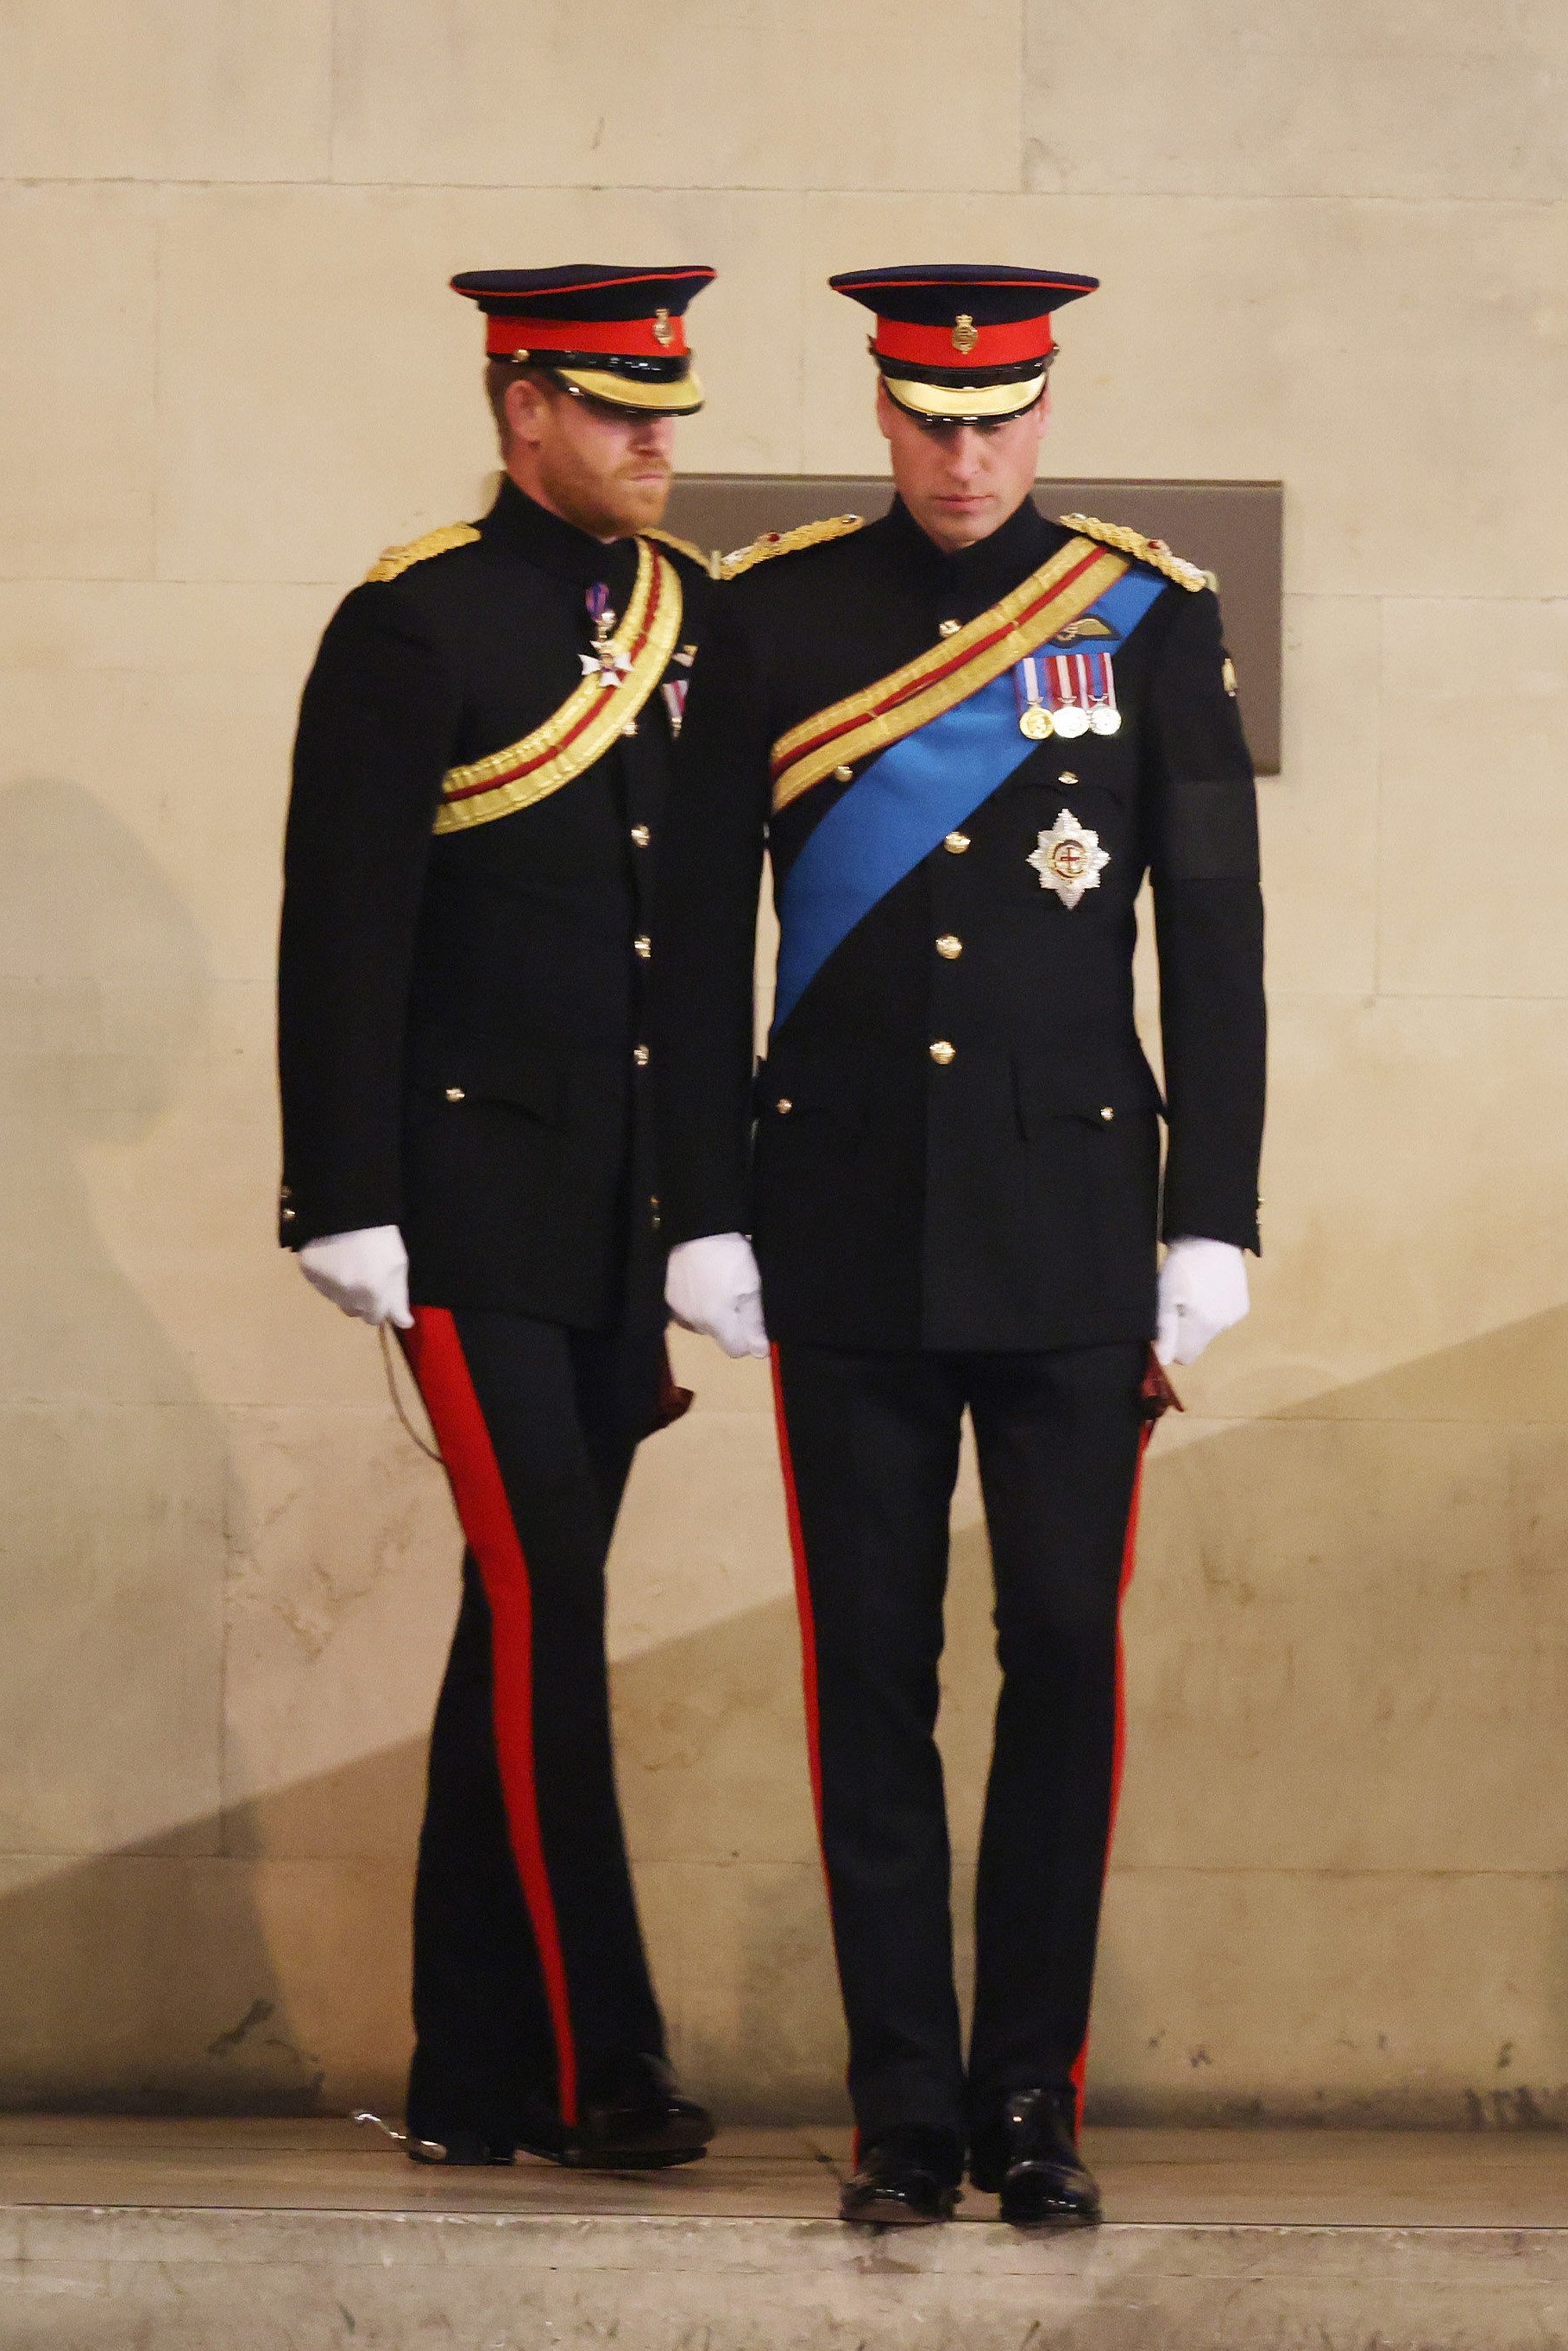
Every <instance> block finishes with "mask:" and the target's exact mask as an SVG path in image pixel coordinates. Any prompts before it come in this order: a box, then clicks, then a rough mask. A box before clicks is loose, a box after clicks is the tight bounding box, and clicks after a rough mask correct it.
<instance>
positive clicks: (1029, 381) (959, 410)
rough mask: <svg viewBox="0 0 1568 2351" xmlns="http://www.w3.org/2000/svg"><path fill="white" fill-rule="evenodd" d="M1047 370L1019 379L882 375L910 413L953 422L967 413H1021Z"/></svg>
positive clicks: (1030, 403) (1036, 394)
mask: <svg viewBox="0 0 1568 2351" xmlns="http://www.w3.org/2000/svg"><path fill="white" fill-rule="evenodd" d="M1045 377H1046V371H1045V370H1044V369H1043V368H1041V370H1040V373H1039V374H1038V375H1031V376H1027V377H1026V378H1025V379H1024V381H1022V382H1021V383H920V382H917V381H915V380H914V379H913V378H911V377H909V376H895V375H884V376H883V383H885V384H886V386H887V389H888V391H889V392H890V393H891V395H892V397H893V398H894V400H896V401H897V402H898V404H899V406H900V408H906V409H907V410H908V411H909V413H910V414H911V416H919V417H923V418H926V419H934V420H935V421H936V422H937V423H942V422H944V421H946V422H948V423H953V422H956V420H957V419H958V418H959V417H970V416H1021V415H1022V413H1023V412H1024V410H1025V409H1026V408H1032V407H1033V406H1034V403H1035V402H1036V401H1037V400H1038V399H1039V398H1040V393H1041V392H1043V391H1044V390H1045Z"/></svg>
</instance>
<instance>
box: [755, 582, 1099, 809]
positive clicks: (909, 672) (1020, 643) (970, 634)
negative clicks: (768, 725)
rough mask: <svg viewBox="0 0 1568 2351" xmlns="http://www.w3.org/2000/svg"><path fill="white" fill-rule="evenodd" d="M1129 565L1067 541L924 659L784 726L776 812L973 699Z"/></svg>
mask: <svg viewBox="0 0 1568 2351" xmlns="http://www.w3.org/2000/svg"><path fill="white" fill-rule="evenodd" d="M1128 569H1130V562H1129V559H1128V558H1127V557H1126V556H1124V555H1119V554H1117V553H1115V552H1114V551H1113V549H1109V548H1104V547H1099V546H1096V544H1095V543H1094V541H1093V540H1092V539H1089V538H1070V539H1069V540H1068V542H1067V545H1066V546H1065V547H1063V548H1061V549H1058V551H1057V553H1056V554H1055V555H1053V556H1052V557H1051V560H1050V562H1049V563H1042V564H1041V565H1040V569H1039V570H1038V571H1031V572H1030V576H1029V578H1028V579H1027V580H1023V581H1021V582H1020V584H1019V586H1018V587H1017V588H1014V589H1012V590H1010V591H1009V594H1007V595H1006V596H1004V597H1002V598H1001V600H1000V601H999V602H998V603H995V604H992V605H991V606H990V607H989V609H988V611H984V612H982V613H981V614H980V615H979V617H978V618H977V620H973V621H970V622H967V624H966V626H965V627H963V628H961V629H959V630H957V631H956V632H955V633H954V634H953V635H952V636H950V637H945V638H944V639H943V640H942V642H941V643H940V644H938V645H934V646H933V647H932V649H931V651H930V652H929V653H922V654H921V655H920V656H919V658H918V659H917V660H915V661H912V662H906V663H905V664H904V667H903V668H902V669H895V670H894V672H893V674H891V676H888V677H883V678H879V679H878V680H877V682H876V684H874V685H868V686H865V687H863V688H862V691H861V692H860V693H859V694H852V695H846V697H845V699H844V700H843V701H842V702H835V703H834V704H832V705H831V708H829V709H827V710H820V711H819V712H818V713H817V714H816V716H814V717H812V718H807V719H803V720H802V721H801V723H800V726H792V727H790V729H789V733H788V734H787V735H780V737H779V740H778V741H777V743H775V745H774V746H773V756H772V773H773V812H774V814H775V815H777V814H778V813H779V810H780V809H786V808H788V807H789V804H790V802H791V801H792V800H798V799H800V795H801V793H802V792H809V791H810V789H811V787H812V785H813V784H820V783H821V780H822V778H823V777H824V776H831V774H832V773H833V771H834V769H835V768H840V767H853V766H854V765H855V764H856V762H857V761H859V760H862V759H864V758H869V756H870V755H871V754H872V753H873V751H885V750H886V749H887V748H888V747H890V745H892V744H894V743H901V742H903V740H904V737H905V736H908V735H913V734H915V732H916V731H917V730H918V729H919V728H920V727H922V726H925V725H926V723H927V722H928V721H929V720H930V719H933V718H940V717H941V716H942V714H943V712H944V711H947V710H952V709H954V708H955V707H956V705H957V704H959V703H960V702H963V701H965V700H967V697H968V696H969V695H971V694H977V693H978V692H979V690H980V688H981V687H982V686H983V685H989V684H990V682H991V680H992V679H993V678H994V677H1000V675H1001V674H1002V672H1003V671H1004V670H1007V669H1010V668H1011V667H1012V666H1013V664H1014V663H1015V662H1019V661H1022V660H1023V659H1024V658H1025V656H1026V655H1027V654H1030V653H1036V652H1038V650H1039V649H1040V646H1041V645H1043V644H1045V643H1048V642H1049V641H1050V639H1051V638H1052V637H1054V636H1056V635H1057V634H1058V633H1059V632H1061V630H1062V629H1064V628H1066V627H1067V626H1068V624H1069V622H1072V621H1076V620H1077V619H1078V617H1079V615H1080V614H1081V613H1083V612H1086V611H1088V610H1089V607H1090V605H1091V604H1092V603H1093V602H1095V601H1096V600H1097V599H1098V598H1099V597H1101V596H1103V595H1104V593H1105V591H1106V590H1107V589H1109V588H1112V587H1113V586H1114V585H1115V583H1116V581H1117V580H1120V579H1121V578H1122V576H1123V574H1124V572H1125V571H1127V570H1128Z"/></svg>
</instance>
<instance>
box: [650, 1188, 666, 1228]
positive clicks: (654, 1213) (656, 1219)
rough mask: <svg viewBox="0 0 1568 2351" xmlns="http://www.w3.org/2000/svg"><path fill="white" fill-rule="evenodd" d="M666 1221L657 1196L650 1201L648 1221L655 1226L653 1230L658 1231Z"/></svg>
mask: <svg viewBox="0 0 1568 2351" xmlns="http://www.w3.org/2000/svg"><path fill="white" fill-rule="evenodd" d="M648 1222H649V1223H650V1224H651V1225H652V1226H653V1230H654V1231H655V1232H657V1231H658V1229H659V1227H660V1226H661V1225H662V1224H663V1223H664V1218H663V1217H662V1216H661V1215H660V1214H659V1203H658V1199H657V1197H656V1196H655V1197H654V1198H653V1199H652V1200H650V1201H649V1203H648Z"/></svg>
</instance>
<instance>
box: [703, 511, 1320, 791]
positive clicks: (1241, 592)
mask: <svg viewBox="0 0 1568 2351" xmlns="http://www.w3.org/2000/svg"><path fill="white" fill-rule="evenodd" d="M891 490H892V486H891V484H890V483H888V482H887V481H885V480H882V481H875V480H865V479H862V478H860V477H859V476H855V475H846V474H811V475H805V474H799V475H788V474H688V475H684V476H682V477H678V478H677V480H676V483H675V486H674V491H673V493H672V495H671V498H670V511H669V515H668V517H667V519H668V524H669V528H671V529H672V530H674V531H678V532H679V533H680V535H681V537H682V538H690V539H695V541H696V543H697V545H698V546H699V547H703V548H718V549H724V550H726V551H727V550H729V549H732V548H737V547H744V546H746V545H747V542H748V541H749V540H751V539H753V538H756V537H757V536H758V532H759V531H764V530H789V528H792V526H793V525H794V524H796V523H799V522H816V521H818V520H820V519H821V517H823V516H825V515H837V514H862V515H866V516H871V515H878V514H881V513H882V512H883V509H884V508H885V507H886V505H887V502H888V498H889V496H890V495H891ZM1035 495H1036V496H1037V498H1038V499H1039V501H1040V506H1041V507H1042V508H1043V510H1044V511H1045V512H1046V513H1047V514H1092V515H1098V516H1099V517H1101V519H1102V520H1103V521H1104V522H1121V523H1130V524H1131V525H1132V527H1133V528H1134V530H1141V531H1145V532H1146V533H1147V535H1148V536H1149V537H1150V538H1163V539H1165V540H1166V542H1167V544H1168V545H1170V546H1171V547H1173V548H1175V549H1176V553H1177V554H1178V555H1185V556H1186V558H1187V559H1188V560H1189V561H1190V562H1193V563H1198V564H1201V565H1202V566H1203V568H1204V569H1205V570H1206V571H1212V572H1213V573H1214V574H1215V575H1216V577H1217V578H1218V581H1219V592H1220V596H1221V598H1222V600H1223V601H1224V605H1225V635H1226V642H1227V643H1228V645H1229V647H1230V651H1231V653H1232V654H1233V656H1234V657H1235V662H1236V670H1237V676H1238V678H1239V692H1240V701H1241V715H1242V717H1243V718H1244V719H1245V721H1246V725H1247V738H1248V741H1249V743H1250V744H1251V746H1252V756H1253V758H1255V759H1256V760H1257V762H1258V770H1259V773H1260V775H1265V776H1277V775H1278V774H1279V772H1280V665H1281V584H1282V532H1281V524H1282V516H1283V504H1284V492H1283V487H1282V485H1281V484H1280V483H1279V482H1040V483H1038V484H1037V485H1036V490H1035Z"/></svg>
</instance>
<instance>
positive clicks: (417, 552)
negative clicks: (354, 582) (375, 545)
mask: <svg viewBox="0 0 1568 2351" xmlns="http://www.w3.org/2000/svg"><path fill="white" fill-rule="evenodd" d="M478 536H479V534H478V532H477V531H476V529H475V528H474V525H473V524H472V523H471V522H448V523H443V524H442V526H441V528H440V529H439V530H427V531H426V532H425V534H424V537H423V538H411V539H410V540H409V542H408V545H407V546H406V547H389V548H387V549H384V550H383V551H382V554H380V555H378V556H377V558H376V559H375V561H374V562H373V563H372V564H371V568H370V569H369V570H368V571H367V572H366V574H365V579H366V580H367V581H369V580H395V579H396V578H397V576H398V574H399V573H400V572H402V571H407V570H408V569H410V567H411V566H412V565H413V564H415V563H423V562H424V560H425V559H426V558H427V557H429V556H432V555H445V554H448V553H449V552H450V550H451V549H453V548H455V547H466V546H468V544H469V543H470V541H471V540H473V539H476V538H478Z"/></svg>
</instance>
